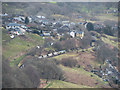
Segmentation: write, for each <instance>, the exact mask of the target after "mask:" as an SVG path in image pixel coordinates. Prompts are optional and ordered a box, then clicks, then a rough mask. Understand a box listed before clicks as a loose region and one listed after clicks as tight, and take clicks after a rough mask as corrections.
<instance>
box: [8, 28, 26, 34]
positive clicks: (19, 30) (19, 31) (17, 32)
mask: <svg viewBox="0 0 120 90" xmlns="http://www.w3.org/2000/svg"><path fill="white" fill-rule="evenodd" d="M25 32H26V30H24V29H23V28H15V29H9V33H10V34H13V35H24V33H25Z"/></svg>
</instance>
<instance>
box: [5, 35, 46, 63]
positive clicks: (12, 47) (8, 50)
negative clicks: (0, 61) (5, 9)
mask: <svg viewBox="0 0 120 90" xmlns="http://www.w3.org/2000/svg"><path fill="white" fill-rule="evenodd" d="M3 34H4V35H5V36H7V38H6V37H5V36H3V37H4V38H3V40H4V39H5V40H6V41H7V42H5V43H3V56H4V58H6V59H8V60H10V61H11V65H14V64H18V63H19V62H20V61H21V60H22V57H23V54H25V53H26V52H27V51H28V50H29V49H31V48H33V47H35V46H36V45H42V44H43V43H44V40H43V39H42V37H40V36H39V35H36V34H28V33H26V38H27V39H25V38H23V37H19V36H16V37H15V38H14V39H10V38H8V36H9V35H8V34H6V33H3ZM15 58H16V60H15V61H13V59H15Z"/></svg>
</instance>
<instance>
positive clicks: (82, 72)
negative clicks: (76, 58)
mask: <svg viewBox="0 0 120 90" xmlns="http://www.w3.org/2000/svg"><path fill="white" fill-rule="evenodd" d="M60 68H61V69H62V70H63V71H67V72H73V73H77V74H80V75H81V76H87V77H88V78H92V79H93V80H96V81H98V82H99V85H104V84H108V83H107V82H104V81H103V80H102V79H101V78H99V77H98V76H97V75H95V74H93V73H91V72H87V71H85V70H84V69H82V68H76V67H75V68H69V67H65V66H62V65H60ZM91 75H93V77H91ZM96 87H99V86H96Z"/></svg>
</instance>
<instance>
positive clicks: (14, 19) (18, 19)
mask: <svg viewBox="0 0 120 90" xmlns="http://www.w3.org/2000/svg"><path fill="white" fill-rule="evenodd" d="M13 21H18V22H24V21H25V17H24V16H18V17H14V18H13Z"/></svg>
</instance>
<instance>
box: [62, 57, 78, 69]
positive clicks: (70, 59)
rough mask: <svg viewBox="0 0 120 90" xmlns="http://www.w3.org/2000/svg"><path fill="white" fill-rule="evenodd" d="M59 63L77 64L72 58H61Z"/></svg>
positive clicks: (71, 65) (70, 65) (69, 65)
mask: <svg viewBox="0 0 120 90" xmlns="http://www.w3.org/2000/svg"><path fill="white" fill-rule="evenodd" d="M61 64H62V65H64V66H67V67H71V68H72V67H75V66H76V65H77V60H75V59H73V58H63V59H62V60H61Z"/></svg>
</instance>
